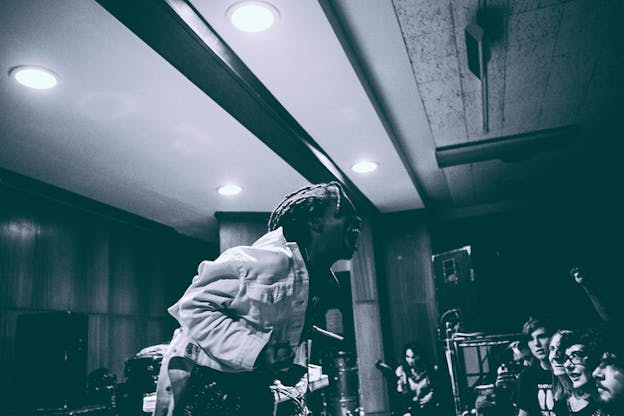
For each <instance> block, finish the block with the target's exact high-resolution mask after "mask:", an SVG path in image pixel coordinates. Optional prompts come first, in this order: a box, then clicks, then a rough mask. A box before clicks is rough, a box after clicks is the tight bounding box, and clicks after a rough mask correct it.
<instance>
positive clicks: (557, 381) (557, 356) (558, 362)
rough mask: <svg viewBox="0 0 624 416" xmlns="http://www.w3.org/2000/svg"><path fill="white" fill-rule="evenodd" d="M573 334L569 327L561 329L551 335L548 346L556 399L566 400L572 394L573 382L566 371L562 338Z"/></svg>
mask: <svg viewBox="0 0 624 416" xmlns="http://www.w3.org/2000/svg"><path fill="white" fill-rule="evenodd" d="M571 335H572V331H570V330H568V329H560V330H558V331H557V332H555V333H554V334H553V336H552V337H550V345H549V346H548V361H549V362H550V367H551V368H552V373H553V389H554V399H555V401H560V400H564V399H565V398H567V397H568V396H570V394H572V382H571V381H570V378H569V377H568V375H567V374H566V372H565V367H564V366H563V361H564V357H565V347H564V346H563V345H562V340H564V342H565V339H566V337H569V336H571Z"/></svg>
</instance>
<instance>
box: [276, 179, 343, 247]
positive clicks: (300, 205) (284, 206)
mask: <svg viewBox="0 0 624 416" xmlns="http://www.w3.org/2000/svg"><path fill="white" fill-rule="evenodd" d="M345 197H346V195H345V193H344V189H343V188H342V186H341V185H340V183H338V182H335V181H332V182H328V183H320V184H316V185H309V186H305V187H303V188H301V189H299V190H297V191H295V192H293V193H291V194H289V195H287V196H286V197H285V198H284V200H283V201H282V202H280V203H279V205H278V206H277V207H276V208H275V209H274V210H273V212H272V213H271V217H270V218H269V223H268V228H269V231H273V230H276V229H277V228H279V227H283V228H284V234H285V235H286V238H287V239H289V240H293V241H296V242H300V243H301V242H303V243H306V242H307V241H306V240H307V239H308V238H309V237H308V225H307V221H308V219H309V218H311V217H313V216H314V215H315V214H317V213H318V212H320V211H322V210H323V209H325V208H326V207H327V206H328V205H329V204H330V203H331V201H336V212H338V210H339V209H340V204H341V202H342V199H343V198H345Z"/></svg>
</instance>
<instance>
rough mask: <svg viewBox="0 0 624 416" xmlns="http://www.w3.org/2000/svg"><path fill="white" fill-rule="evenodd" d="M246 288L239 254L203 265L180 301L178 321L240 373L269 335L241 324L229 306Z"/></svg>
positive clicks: (213, 354)
mask: <svg viewBox="0 0 624 416" xmlns="http://www.w3.org/2000/svg"><path fill="white" fill-rule="evenodd" d="M242 290H245V289H244V274H243V271H242V265H241V261H240V259H239V253H238V252H237V251H235V250H230V251H226V252H225V253H223V254H222V255H221V256H220V257H219V258H218V259H216V260H215V261H213V262H210V261H204V262H202V263H201V264H200V266H199V269H198V274H197V276H195V277H194V278H193V283H192V284H191V285H190V286H189V288H188V289H187V290H186V292H185V293H184V295H183V296H182V298H181V299H180V301H179V302H178V305H179V306H178V320H179V321H180V323H181V324H182V325H183V326H184V327H186V328H187V330H188V332H189V334H190V336H191V337H192V338H193V339H194V340H195V342H196V343H197V344H198V345H199V346H200V348H202V349H203V350H204V351H205V352H206V353H207V354H208V355H210V356H211V357H212V358H214V359H215V360H217V361H219V362H220V363H221V364H223V365H225V366H227V367H229V368H231V369H233V370H239V371H250V370H252V369H253V365H254V363H255V361H256V358H257V357H258V355H259V353H260V351H261V350H262V348H263V347H264V346H265V344H266V342H267V339H268V336H266V334H264V335H265V336H263V334H261V333H259V332H258V331H256V330H254V329H253V328H251V327H250V326H249V325H246V324H245V323H244V322H241V321H240V320H239V319H238V317H237V316H236V314H235V313H232V312H233V311H231V310H229V306H230V304H231V303H232V301H233V300H234V298H235V297H236V296H237V295H239V294H240V292H241V291H242Z"/></svg>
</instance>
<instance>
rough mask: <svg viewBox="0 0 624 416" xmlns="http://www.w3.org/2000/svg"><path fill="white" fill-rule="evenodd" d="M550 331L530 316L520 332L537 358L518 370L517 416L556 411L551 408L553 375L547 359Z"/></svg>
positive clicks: (546, 414)
mask: <svg viewBox="0 0 624 416" xmlns="http://www.w3.org/2000/svg"><path fill="white" fill-rule="evenodd" d="M551 333H552V331H551V329H550V327H549V325H548V324H547V323H545V322H543V321H539V320H536V319H534V318H530V319H529V320H528V321H527V322H526V323H525V324H524V326H523V328H522V335H523V336H524V337H525V339H526V340H527V345H528V346H529V349H530V350H531V354H532V355H533V356H534V357H535V359H536V360H537V362H536V363H535V364H534V365H531V366H529V367H527V368H526V369H525V370H524V371H523V372H522V373H521V374H520V378H519V380H518V392H517V393H518V408H519V411H518V415H519V416H540V415H544V416H555V415H556V414H555V413H554V412H553V408H554V405H555V401H554V398H553V379H552V371H551V367H550V362H549V361H548V345H549V343H550V336H551ZM556 416H558V415H556Z"/></svg>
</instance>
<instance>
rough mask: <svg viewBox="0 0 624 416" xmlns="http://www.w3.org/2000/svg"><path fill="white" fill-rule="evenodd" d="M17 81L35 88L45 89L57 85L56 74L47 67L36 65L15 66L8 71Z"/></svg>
mask: <svg viewBox="0 0 624 416" xmlns="http://www.w3.org/2000/svg"><path fill="white" fill-rule="evenodd" d="M9 75H11V76H12V77H13V78H15V80H16V81H17V82H19V83H20V84H22V85H24V86H26V87H28V88H34V89H37V90H47V89H50V88H54V87H55V86H57V85H58V83H59V80H58V76H57V75H56V74H55V73H54V72H52V71H50V70H49V69H45V68H41V67H38V66H16V67H15V68H12V69H11V71H9Z"/></svg>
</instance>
